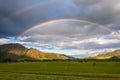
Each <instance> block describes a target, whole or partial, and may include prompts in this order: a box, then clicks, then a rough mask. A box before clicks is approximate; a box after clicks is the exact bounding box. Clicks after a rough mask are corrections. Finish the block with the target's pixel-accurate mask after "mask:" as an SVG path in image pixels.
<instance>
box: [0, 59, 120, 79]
mask: <svg viewBox="0 0 120 80" xmlns="http://www.w3.org/2000/svg"><path fill="white" fill-rule="evenodd" d="M0 80H120V63H119V62H96V64H95V65H93V62H74V61H73V62H72V61H71V62H64V61H61V62H23V63H22V62H20V63H0Z"/></svg>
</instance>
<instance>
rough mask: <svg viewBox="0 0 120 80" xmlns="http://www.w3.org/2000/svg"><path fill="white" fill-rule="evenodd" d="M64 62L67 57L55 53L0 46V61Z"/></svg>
mask: <svg viewBox="0 0 120 80" xmlns="http://www.w3.org/2000/svg"><path fill="white" fill-rule="evenodd" d="M54 59H62V60H66V59H68V57H66V56H64V55H60V54H56V53H45V52H42V51H39V50H36V49H34V48H30V49H28V48H26V47H24V46H23V45H21V44H18V43H14V44H4V45H0V61H24V60H54Z"/></svg>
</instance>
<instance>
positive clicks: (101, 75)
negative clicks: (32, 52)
mask: <svg viewBox="0 0 120 80" xmlns="http://www.w3.org/2000/svg"><path fill="white" fill-rule="evenodd" d="M0 73H15V74H34V75H49V76H73V77H84V78H117V79H118V78H120V76H119V75H120V74H117V75H115V74H114V75H112V74H92V73H91V74H90V73H86V74H69V73H68V74H67V73H40V72H12V71H0Z"/></svg>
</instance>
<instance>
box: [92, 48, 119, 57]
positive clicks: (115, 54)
mask: <svg viewBox="0 0 120 80" xmlns="http://www.w3.org/2000/svg"><path fill="white" fill-rule="evenodd" d="M94 58H95V59H120V50H115V51H112V52H108V53H106V54H99V55H97V56H95V57H94Z"/></svg>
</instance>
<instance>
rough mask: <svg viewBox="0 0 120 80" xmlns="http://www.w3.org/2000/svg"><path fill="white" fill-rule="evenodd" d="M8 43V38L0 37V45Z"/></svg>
mask: <svg viewBox="0 0 120 80" xmlns="http://www.w3.org/2000/svg"><path fill="white" fill-rule="evenodd" d="M6 43H9V40H8V39H6V38H0V45H2V44H6Z"/></svg>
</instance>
